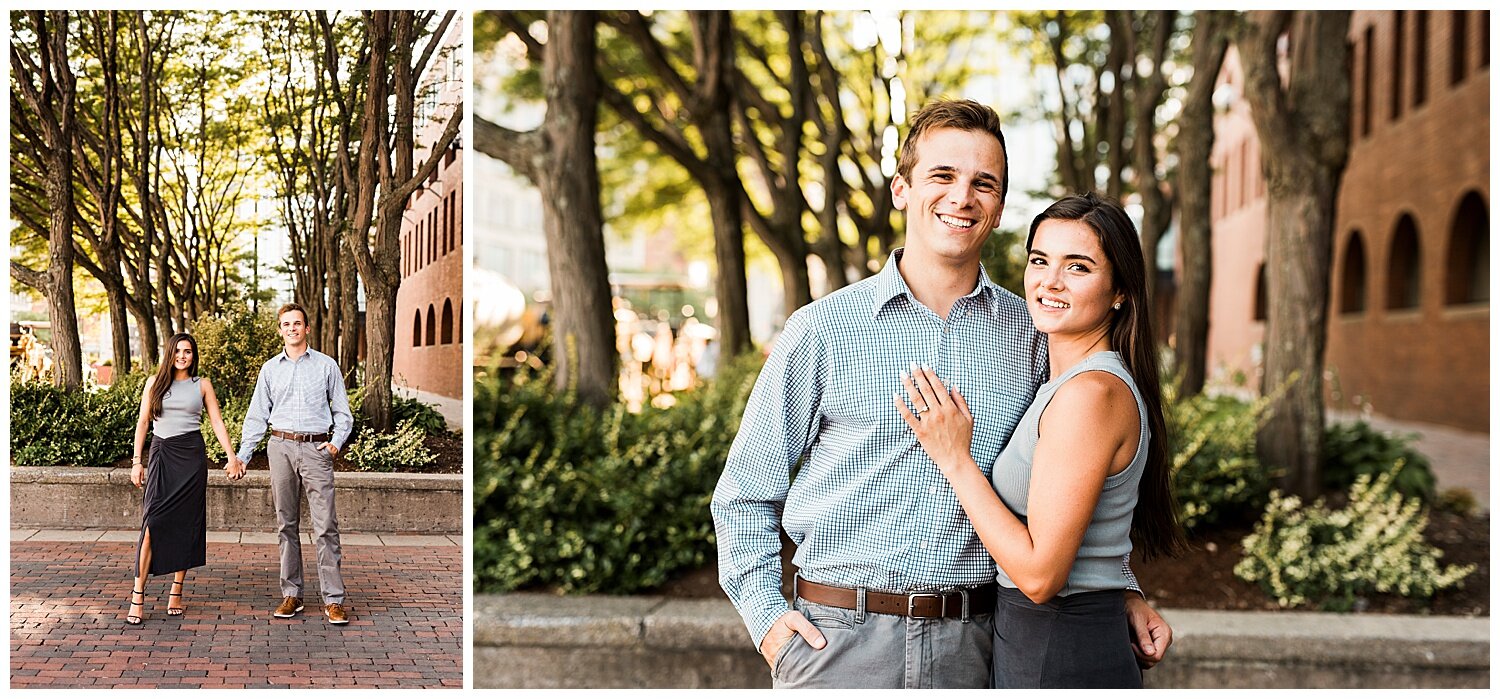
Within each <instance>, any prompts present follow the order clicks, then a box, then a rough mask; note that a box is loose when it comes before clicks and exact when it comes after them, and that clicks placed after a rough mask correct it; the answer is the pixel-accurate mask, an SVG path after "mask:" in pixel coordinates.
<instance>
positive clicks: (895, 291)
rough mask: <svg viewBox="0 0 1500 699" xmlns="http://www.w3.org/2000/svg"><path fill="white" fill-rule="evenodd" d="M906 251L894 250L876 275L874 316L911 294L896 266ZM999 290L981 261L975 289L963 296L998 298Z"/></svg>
mask: <svg viewBox="0 0 1500 699" xmlns="http://www.w3.org/2000/svg"><path fill="white" fill-rule="evenodd" d="M905 251H906V248H896V249H895V250H892V251H891V256H890V257H889V258H887V259H886V261H885V267H883V268H882V269H881V270H880V273H879V274H877V275H875V299H874V306H873V307H872V308H871V309H870V315H871V316H872V317H873V316H878V315H880V310H881V309H882V308H885V306H886V304H888V303H890V302H891V299H894V298H896V297H897V296H901V295H902V294H906V295H907V296H911V288H910V287H908V286H907V285H906V279H905V278H903V277H902V276H901V270H900V269H898V268H897V267H896V262H897V261H898V260H900V259H901V254H902V253H903V252H905ZM999 290H1000V285H998V284H996V283H995V282H993V281H990V275H989V273H988V272H986V271H985V270H984V263H983V262H981V263H979V279H978V280H976V281H975V283H974V290H973V291H971V292H969V293H968V294H965V295H964V297H963V298H970V297H982V296H985V295H988V298H990V299H994V298H997V295H996V292H998V291H999ZM912 301H916V297H915V296H913V297H912Z"/></svg>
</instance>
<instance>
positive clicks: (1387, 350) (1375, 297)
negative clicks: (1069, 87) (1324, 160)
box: [1208, 10, 1490, 432]
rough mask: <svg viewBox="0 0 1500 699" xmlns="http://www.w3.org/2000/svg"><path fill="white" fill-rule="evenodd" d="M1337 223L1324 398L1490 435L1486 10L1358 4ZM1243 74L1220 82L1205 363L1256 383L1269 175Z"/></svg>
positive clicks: (1231, 66) (1233, 61)
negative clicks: (1242, 90) (1348, 127)
mask: <svg viewBox="0 0 1500 699" xmlns="http://www.w3.org/2000/svg"><path fill="white" fill-rule="evenodd" d="M1349 42H1350V45H1351V49H1352V52H1351V58H1352V61H1351V64H1352V65H1351V68H1352V75H1351V76H1350V79H1351V81H1352V82H1351V85H1352V87H1353V103H1352V108H1351V144H1350V151H1349V163H1348V169H1347V170H1346V171H1345V173H1344V179H1343V184H1342V187H1341V188H1340V192H1339V199H1338V216H1337V222H1336V224H1335V229H1334V244H1333V269H1332V276H1331V290H1332V293H1331V302H1330V306H1331V307H1330V309H1329V323H1328V350H1327V357H1326V366H1327V374H1326V375H1325V379H1326V386H1327V395H1328V401H1329V405H1330V406H1332V407H1335V408H1341V409H1367V408H1368V409H1370V410H1372V411H1373V412H1375V413H1378V414H1381V415H1384V416H1388V417H1391V418H1396V419H1400V420H1416V421H1421V422H1432V423H1440V424H1446V425H1452V426H1456V427H1461V428H1464V429H1469V430H1476V431H1483V432H1488V431H1489V395H1490V389H1489V377H1490V374H1489V349H1490V346H1489V272H1490V269H1489V198H1490V191H1489V183H1490V170H1489V166H1490V163H1489V153H1490V138H1489V129H1490V122H1489V100H1490V89H1489V83H1490V72H1489V70H1490V68H1489V13H1488V12H1487V11H1468V10H1459V11H1358V12H1355V13H1354V15H1353V18H1352V21H1351V23H1350V29H1349ZM1242 78H1243V76H1242V73H1241V69H1240V65H1239V62H1238V60H1237V57H1236V56H1235V54H1234V53H1233V51H1232V50H1231V52H1230V55H1229V56H1228V57H1227V58H1226V60H1225V65H1224V68H1223V70H1222V71H1221V73H1220V77H1219V82H1220V86H1219V90H1220V91H1221V92H1220V93H1219V104H1220V106H1221V110H1220V115H1219V117H1218V118H1217V119H1216V122H1215V127H1214V128H1215V134H1216V143H1215V146H1214V155H1213V163H1214V172H1215V175H1214V185H1213V246H1214V251H1213V265H1214V281H1213V289H1212V292H1211V299H1210V305H1209V308H1210V311H1209V312H1210V315H1209V319H1210V330H1209V346H1208V351H1209V366H1210V367H1211V371H1213V372H1214V373H1215V375H1216V377H1217V378H1220V379H1225V378H1233V377H1234V376H1235V375H1236V374H1238V375H1242V376H1243V377H1244V378H1245V379H1246V380H1247V381H1246V383H1247V385H1249V386H1251V387H1255V386H1258V385H1259V378H1260V377H1259V373H1258V367H1259V365H1260V362H1261V359H1262V356H1261V351H1262V342H1263V341H1264V333H1265V323H1264V317H1265V313H1264V298H1265V296H1264V293H1265V291H1264V289H1263V288H1262V284H1263V280H1264V270H1263V264H1264V260H1265V239H1266V238H1265V215H1266V211H1265V183H1264V181H1263V179H1262V174H1261V169H1260V150H1259V143H1258V141H1257V139H1256V136H1255V129H1254V126H1253V124H1251V122H1250V114H1249V106H1248V104H1247V103H1246V102H1245V101H1244V100H1243V99H1242V97H1241V96H1240V86H1241V85H1242Z"/></svg>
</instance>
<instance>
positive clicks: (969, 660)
mask: <svg viewBox="0 0 1500 699" xmlns="http://www.w3.org/2000/svg"><path fill="white" fill-rule="evenodd" d="M793 608H794V609H796V610H797V611H799V612H802V615H803V616H806V617H807V619H808V621H811V622H812V624H813V626H816V627H818V630H819V631H822V632H823V638H824V639H826V640H827V641H828V645H826V646H824V647H823V649H822V650H813V648H812V646H809V645H807V641H804V640H802V636H800V635H797V636H793V637H792V639H791V640H789V641H787V642H786V645H784V646H782V648H781V650H780V651H779V652H778V653H777V654H776V660H775V661H774V663H773V665H772V667H771V684H772V686H773V687H775V688H777V689H782V688H804V687H813V688H866V687H868V688H893V689H902V688H910V689H961V688H970V689H983V688H985V687H988V686H989V683H990V656H991V652H992V650H993V649H994V643H995V638H994V633H995V623H994V616H993V615H991V614H982V615H976V616H974V617H973V618H972V619H970V620H969V621H968V622H967V623H966V622H964V621H962V620H959V619H913V618H910V617H903V616H894V615H891V614H869V613H867V614H865V615H863V619H861V618H860V615H859V614H858V613H856V612H855V611H854V610H852V609H840V608H838V607H828V606H824V605H821V604H813V603H811V602H808V601H806V600H804V599H801V598H798V599H797V600H796V601H795V602H794V603H793Z"/></svg>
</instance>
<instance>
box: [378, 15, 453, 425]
mask: <svg viewBox="0 0 1500 699" xmlns="http://www.w3.org/2000/svg"><path fill="white" fill-rule="evenodd" d="M467 26H468V22H455V23H453V24H452V26H451V27H450V28H449V30H448V36H447V37H445V38H444V41H443V46H442V49H441V50H440V51H439V52H438V53H436V54H434V55H433V57H432V59H431V62H430V63H429V64H428V67H427V71H426V73H425V74H424V75H423V76H422V83H421V85H422V87H420V88H419V91H418V93H417V94H418V105H417V119H418V121H417V129H416V142H417V153H416V162H417V163H419V164H420V163H422V162H425V160H426V158H427V157H428V151H427V149H426V147H425V146H426V145H427V144H431V143H433V142H434V141H436V140H437V139H438V137H439V136H440V135H441V134H442V132H443V128H444V127H445V126H446V125H447V123H448V119H449V116H450V115H451V114H452V113H453V111H454V110H457V109H462V108H463V97H464V93H463V61H462V57H461V48H462V46H463V32H464V28H465V27H467ZM463 160H464V159H463V147H462V144H461V143H459V141H457V140H455V141H454V143H453V145H452V147H450V148H449V149H448V150H447V151H446V152H445V153H444V154H443V157H442V160H441V161H440V162H439V163H438V166H437V169H436V170H434V171H433V173H432V176H431V177H429V178H427V181H426V182H424V183H423V185H422V186H421V187H420V188H419V189H418V190H417V191H416V192H415V193H413V195H412V198H411V201H410V202H409V203H408V204H407V209H406V213H405V216H404V220H403V222H402V224H401V276H402V278H401V289H400V291H399V292H398V293H397V295H396V356H395V361H394V367H393V369H392V382H393V383H394V384H395V385H396V386H397V388H398V391H400V392H401V393H404V394H406V395H408V396H412V397H416V398H418V399H420V400H422V401H424V402H428V403H437V404H438V406H439V409H440V410H442V412H443V413H444V416H445V417H448V419H449V424H462V419H463V418H462V415H463V412H462V405H463V382H464V381H465V380H466V376H467V375H466V373H465V372H464V371H463V279H464V276H463V274H464V255H463ZM403 389H404V390H403ZM450 412H451V413H452V414H449V413H450Z"/></svg>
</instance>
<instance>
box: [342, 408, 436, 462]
mask: <svg viewBox="0 0 1500 699" xmlns="http://www.w3.org/2000/svg"><path fill="white" fill-rule="evenodd" d="M424 436H425V433H424V432H423V431H422V428H421V427H419V426H418V425H417V424H416V423H415V422H412V421H410V420H408V421H406V422H403V423H401V424H400V425H399V426H398V427H397V428H396V431H395V432H392V433H390V434H380V433H378V432H365V433H364V434H363V435H361V436H360V438H359V439H358V440H357V441H355V442H354V444H353V446H350V447H349V454H348V456H347V459H348V461H349V463H351V464H353V465H354V467H355V468H357V469H359V470H361V471H381V472H386V473H389V472H392V471H420V470H422V469H423V468H424V467H427V466H431V465H432V464H433V462H435V461H437V456H436V455H435V454H433V453H432V452H431V451H428V449H427V446H426V445H425V444H424V443H423V441H422V438H423V437H424Z"/></svg>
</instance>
